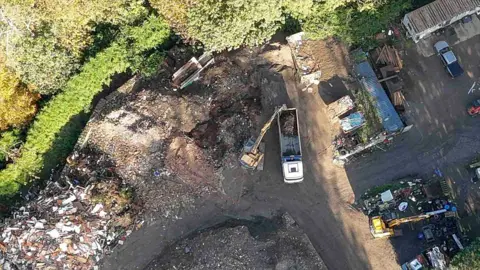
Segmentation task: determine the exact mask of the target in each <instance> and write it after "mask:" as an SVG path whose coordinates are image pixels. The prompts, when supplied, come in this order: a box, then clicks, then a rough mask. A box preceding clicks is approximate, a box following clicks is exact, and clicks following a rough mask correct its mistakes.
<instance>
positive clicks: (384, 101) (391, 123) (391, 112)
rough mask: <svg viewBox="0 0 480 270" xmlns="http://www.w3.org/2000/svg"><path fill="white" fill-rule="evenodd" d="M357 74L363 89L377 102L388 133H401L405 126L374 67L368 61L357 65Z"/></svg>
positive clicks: (381, 119) (382, 121) (376, 104)
mask: <svg viewBox="0 0 480 270" xmlns="http://www.w3.org/2000/svg"><path fill="white" fill-rule="evenodd" d="M355 72H356V73H357V76H358V80H359V81H360V84H361V86H362V88H363V90H365V91H367V92H368V93H369V94H370V96H371V97H372V100H373V101H374V102H375V106H376V108H377V112H378V115H379V117H380V121H381V123H382V125H383V128H384V129H385V130H386V131H387V132H397V131H400V130H401V129H402V128H403V127H405V125H404V124H403V122H402V120H401V119H400V116H399V115H398V113H397V111H395V108H394V107H393V105H392V102H391V101H390V99H389V98H388V96H387V94H386V93H385V89H383V87H382V85H381V84H380V82H378V79H377V76H376V74H375V72H374V71H373V69H372V66H371V65H370V63H369V62H368V61H367V60H364V61H362V62H360V63H357V64H355Z"/></svg>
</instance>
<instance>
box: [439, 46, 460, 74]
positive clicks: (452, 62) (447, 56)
mask: <svg viewBox="0 0 480 270" xmlns="http://www.w3.org/2000/svg"><path fill="white" fill-rule="evenodd" d="M434 47H435V50H436V51H437V53H438V55H439V56H440V59H442V62H443V64H444V65H445V68H446V69H447V71H448V73H449V74H450V76H452V77H453V78H455V77H458V76H460V75H462V74H463V69H462V67H461V66H460V64H459V63H458V59H457V57H456V56H455V54H454V53H453V51H452V50H451V49H450V46H448V43H447V42H445V41H439V42H437V43H435V45H434Z"/></svg>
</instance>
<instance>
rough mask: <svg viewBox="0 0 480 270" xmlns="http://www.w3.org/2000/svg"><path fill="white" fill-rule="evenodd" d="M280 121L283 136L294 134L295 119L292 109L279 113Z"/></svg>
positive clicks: (295, 132)
mask: <svg viewBox="0 0 480 270" xmlns="http://www.w3.org/2000/svg"><path fill="white" fill-rule="evenodd" d="M280 123H281V124H282V126H281V129H282V134H283V135H284V136H296V135H297V134H298V133H297V119H296V117H295V113H294V112H293V111H285V112H283V113H282V114H281V115H280Z"/></svg>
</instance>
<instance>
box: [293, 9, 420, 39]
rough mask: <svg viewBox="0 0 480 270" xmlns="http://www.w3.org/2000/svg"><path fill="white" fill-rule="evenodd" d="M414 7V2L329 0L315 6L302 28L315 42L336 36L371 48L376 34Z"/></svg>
mask: <svg viewBox="0 0 480 270" xmlns="http://www.w3.org/2000/svg"><path fill="white" fill-rule="evenodd" d="M410 7H411V0H370V1H361V2H360V1H350V0H347V1H333V0H327V1H325V2H320V3H315V4H314V6H313V11H312V12H311V13H310V15H309V16H307V17H306V18H305V20H304V22H303V23H302V28H303V30H304V31H305V32H306V33H307V34H308V35H309V36H310V37H311V38H320V39H322V38H326V37H329V36H336V37H339V38H341V39H342V40H343V41H344V42H346V43H348V44H354V45H361V46H367V47H368V46H370V45H372V44H373V43H374V36H375V34H377V33H379V32H380V31H382V30H385V29H386V28H388V27H389V25H390V23H391V22H392V21H394V20H396V19H397V18H398V17H399V16H400V15H401V14H402V13H403V12H405V11H406V10H408V9H409V8H410Z"/></svg>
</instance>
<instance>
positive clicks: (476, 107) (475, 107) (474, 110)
mask: <svg viewBox="0 0 480 270" xmlns="http://www.w3.org/2000/svg"><path fill="white" fill-rule="evenodd" d="M467 112H468V114H469V115H471V116H477V115H478V114H480V99H477V100H475V101H474V102H473V103H472V106H470V107H468V110H467Z"/></svg>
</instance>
